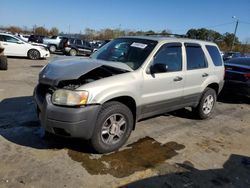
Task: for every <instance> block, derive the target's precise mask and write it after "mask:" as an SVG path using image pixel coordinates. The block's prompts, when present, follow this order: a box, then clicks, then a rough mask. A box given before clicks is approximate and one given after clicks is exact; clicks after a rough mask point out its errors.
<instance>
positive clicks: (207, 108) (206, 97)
mask: <svg viewBox="0 0 250 188" xmlns="http://www.w3.org/2000/svg"><path fill="white" fill-rule="evenodd" d="M216 98H217V97H216V92H215V90H214V89H212V88H206V89H205V91H204V92H203V95H202V97H201V99H200V103H199V105H198V106H197V107H196V108H194V109H193V110H194V112H195V113H196V114H197V116H198V117H199V118H200V119H207V118H208V117H210V116H211V114H212V112H213V110H214V106H215V103H216Z"/></svg>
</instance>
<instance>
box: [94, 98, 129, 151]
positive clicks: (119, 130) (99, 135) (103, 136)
mask: <svg viewBox="0 0 250 188" xmlns="http://www.w3.org/2000/svg"><path fill="white" fill-rule="evenodd" d="M133 122H134V120H133V114H132V112H131V111H130V109H129V108H128V107H127V106H126V105H124V104H122V103H120V102H116V101H112V102H108V103H105V104H104V105H103V106H102V108H101V110H100V112H99V114H98V117H97V121H96V126H95V130H94V133H93V136H92V138H91V140H90V143H91V145H92V147H93V149H94V150H95V151H96V152H98V153H108V152H111V151H115V150H117V149H119V148H120V147H121V146H122V145H123V144H124V143H125V142H126V141H127V140H128V138H129V136H130V134H131V131H132V129H133ZM118 123H120V125H118ZM118 135H119V136H118Z"/></svg>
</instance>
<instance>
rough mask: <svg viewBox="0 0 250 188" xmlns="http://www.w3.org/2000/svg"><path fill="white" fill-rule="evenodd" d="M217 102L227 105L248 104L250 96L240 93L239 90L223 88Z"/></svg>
mask: <svg viewBox="0 0 250 188" xmlns="http://www.w3.org/2000/svg"><path fill="white" fill-rule="evenodd" d="M218 101H219V102H223V103H229V104H250V96H247V94H245V93H244V92H242V90H241V88H238V89H237V88H230V87H227V86H225V87H224V88H223V90H222V91H221V93H220V95H219V97H218Z"/></svg>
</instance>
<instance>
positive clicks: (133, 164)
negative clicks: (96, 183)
mask: <svg viewBox="0 0 250 188" xmlns="http://www.w3.org/2000/svg"><path fill="white" fill-rule="evenodd" d="M127 147H128V148H127V149H124V150H122V151H117V152H115V153H111V154H107V155H102V156H101V157H100V158H98V159H96V158H93V156H91V155H89V154H84V153H81V152H77V151H73V150H69V151H68V155H69V156H70V157H71V159H72V160H74V161H77V162H80V163H81V164H82V166H83V167H84V168H85V169H86V170H87V171H88V172H89V173H90V174H92V175H96V174H111V175H112V176H114V177H117V178H122V177H126V176H129V175H131V174H133V173H134V172H136V171H142V170H146V169H148V168H153V167H155V166H156V165H158V164H160V163H163V162H164V161H165V160H166V159H170V158H172V157H174V156H175V155H177V154H178V153H177V152H176V150H181V149H183V148H185V146H184V145H181V144H178V143H176V142H168V143H166V144H161V143H159V142H157V141H156V140H154V139H153V138H150V137H145V138H142V139H140V140H138V141H137V142H135V143H133V144H130V145H128V146H127Z"/></svg>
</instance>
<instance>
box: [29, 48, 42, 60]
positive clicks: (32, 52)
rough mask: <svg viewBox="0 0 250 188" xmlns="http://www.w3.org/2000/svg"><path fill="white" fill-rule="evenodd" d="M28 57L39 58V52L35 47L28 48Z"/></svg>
mask: <svg viewBox="0 0 250 188" xmlns="http://www.w3.org/2000/svg"><path fill="white" fill-rule="evenodd" d="M28 58H30V59H33V60H36V59H40V52H39V51H38V50H35V49H32V50H29V52H28Z"/></svg>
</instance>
